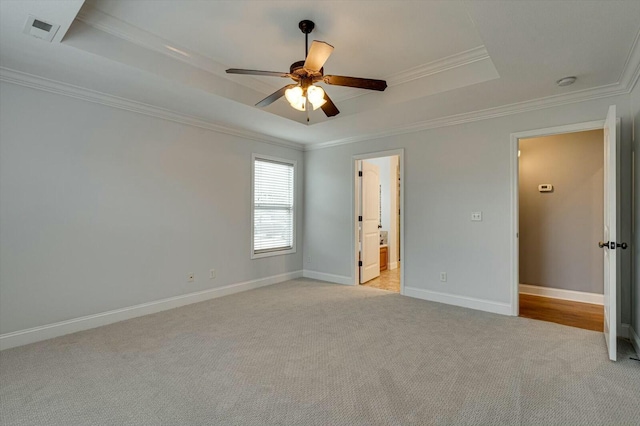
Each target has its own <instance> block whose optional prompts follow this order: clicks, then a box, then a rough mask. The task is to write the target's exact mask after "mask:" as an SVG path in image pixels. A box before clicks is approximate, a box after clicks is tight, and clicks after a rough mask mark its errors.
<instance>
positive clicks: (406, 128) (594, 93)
mask: <svg viewBox="0 0 640 426" xmlns="http://www.w3.org/2000/svg"><path fill="white" fill-rule="evenodd" d="M628 93H629V90H627V89H625V88H620V87H619V85H618V84H610V85H607V86H601V87H597V88H594V89H586V90H583V91H578V92H571V93H568V94H563V95H554V96H549V97H546V98H540V99H534V100H530V101H524V102H518V103H514V104H509V105H503V106H499V107H494V108H488V109H483V110H478V111H472V112H467V113H463V114H455V115H449V116H446V117H440V118H434V119H431V120H426V121H420V122H416V123H412V124H408V125H403V126H398V127H394V128H390V129H385V130H382V131H379V132H373V133H368V134H364V133H363V134H360V135H357V136H352V137H348V138H342V139H335V140H331V141H326V142H317V143H312V144H306V145H305V146H304V150H305V151H313V150H317V149H324V148H330V147H334V146H340V145H348V144H352V143H356V142H363V141H370V140H373V139H380V138H385V137H391V136H398V135H404V134H407V133H415V132H421V131H424V130H430V129H437V128H440V127H447V126H456V125H459V124H465V123H473V122H476V121H482V120H490V119H493V118H500V117H506V116H509V115H514V114H521V113H525V112H530V111H537V110H540V109H546V108H553V107H558V106H562V105H568V104H573V103H579V102H586V101H591V100H595V99H601V98H609V97H612V96H620V95H626V94H628Z"/></svg>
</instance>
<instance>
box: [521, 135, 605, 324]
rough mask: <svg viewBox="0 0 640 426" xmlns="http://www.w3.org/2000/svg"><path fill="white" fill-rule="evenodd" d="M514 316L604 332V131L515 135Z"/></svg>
mask: <svg viewBox="0 0 640 426" xmlns="http://www.w3.org/2000/svg"><path fill="white" fill-rule="evenodd" d="M518 182H519V185H518V199H519V224H520V234H519V266H520V267H519V286H518V287H519V297H518V302H519V306H520V311H519V315H520V316H521V317H526V318H532V319H537V320H543V321H549V322H555V323H559V324H563V325H568V326H572V327H577V328H584V329H587V330H594V331H600V332H602V331H604V318H603V315H604V308H603V292H604V280H603V277H604V265H603V262H602V249H601V248H599V247H598V246H597V245H596V242H597V241H602V230H603V224H604V217H603V215H604V199H603V197H604V131H603V129H595V130H589V131H581V132H571V133H563V134H558V135H549V136H541V137H533V138H523V139H520V141H519V145H518Z"/></svg>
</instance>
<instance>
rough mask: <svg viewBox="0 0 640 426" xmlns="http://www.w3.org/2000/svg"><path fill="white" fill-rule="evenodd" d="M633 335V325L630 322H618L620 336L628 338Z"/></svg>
mask: <svg viewBox="0 0 640 426" xmlns="http://www.w3.org/2000/svg"><path fill="white" fill-rule="evenodd" d="M629 336H631V326H630V325H629V324H618V337H622V338H624V339H628V338H629Z"/></svg>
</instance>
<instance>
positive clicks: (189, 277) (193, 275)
mask: <svg viewBox="0 0 640 426" xmlns="http://www.w3.org/2000/svg"><path fill="white" fill-rule="evenodd" d="M195 280H196V276H195V274H194V273H193V272H191V273H190V274H189V275H187V281H188V282H190V283H192V282H194V281H195Z"/></svg>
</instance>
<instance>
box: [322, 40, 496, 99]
mask: <svg viewBox="0 0 640 426" xmlns="http://www.w3.org/2000/svg"><path fill="white" fill-rule="evenodd" d="M486 59H489V60H491V57H490V56H489V52H487V49H486V48H485V47H484V46H478V47H475V48H473V49H469V50H466V51H464V52H460V53H456V54H455V55H451V56H447V57H444V58H441V59H438V60H436V61H432V62H428V63H426V64H422V65H418V66H416V67H413V68H409V69H408V70H405V71H400V72H397V73H395V74H392V75H389V76H387V77H386V78H385V81H386V82H387V86H388V87H393V86H398V85H400V84H404V83H409V82H411V81H415V80H419V79H421V78H425V77H429V76H431V75H434V74H438V73H441V72H444V71H449V70H452V69H454V68H458V67H463V66H465V65H469V64H472V63H474V62H478V61H484V60H486ZM367 94H368V92H364V91H362V90H359V89H353V90H352V91H350V92H349V93H345V94H344V95H342V96H334V98H335V101H337V102H342V101H346V100H347V99H353V98H357V97H360V96H365V95H367Z"/></svg>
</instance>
